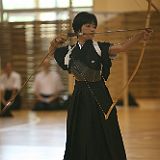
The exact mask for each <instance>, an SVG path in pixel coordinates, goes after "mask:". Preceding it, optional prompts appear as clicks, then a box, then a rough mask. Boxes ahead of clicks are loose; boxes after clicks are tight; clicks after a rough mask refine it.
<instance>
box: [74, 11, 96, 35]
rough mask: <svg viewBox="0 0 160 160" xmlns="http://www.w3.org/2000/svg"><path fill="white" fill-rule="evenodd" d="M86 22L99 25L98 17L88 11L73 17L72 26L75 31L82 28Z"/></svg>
mask: <svg viewBox="0 0 160 160" xmlns="http://www.w3.org/2000/svg"><path fill="white" fill-rule="evenodd" d="M84 24H94V25H96V27H97V18H96V16H95V15H94V14H92V13H88V12H80V13H78V14H77V15H76V16H75V18H74V19H73V23H72V27H73V30H74V32H75V33H77V32H79V31H80V30H81V27H82V25H84Z"/></svg>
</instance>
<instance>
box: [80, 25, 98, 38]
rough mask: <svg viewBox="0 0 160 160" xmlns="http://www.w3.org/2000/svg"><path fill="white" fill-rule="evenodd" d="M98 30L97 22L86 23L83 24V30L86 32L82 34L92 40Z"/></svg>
mask: <svg viewBox="0 0 160 160" xmlns="http://www.w3.org/2000/svg"><path fill="white" fill-rule="evenodd" d="M95 31H96V25H95V24H84V25H82V28H81V32H82V33H83V34H84V35H82V36H83V38H84V40H90V39H91V40H92V39H93V38H94V33H95Z"/></svg>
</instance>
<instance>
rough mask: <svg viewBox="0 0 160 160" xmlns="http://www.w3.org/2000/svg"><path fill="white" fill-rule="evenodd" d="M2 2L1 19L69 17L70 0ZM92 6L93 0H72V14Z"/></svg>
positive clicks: (15, 0) (62, 18)
mask: <svg viewBox="0 0 160 160" xmlns="http://www.w3.org/2000/svg"><path fill="white" fill-rule="evenodd" d="M2 3H3V21H8V22H26V21H36V20H38V21H52V20H66V19H69V18H70V17H69V15H70V14H69V13H70V0H12V1H11V0H2ZM11 3H12V5H11ZM92 6H93V0H81V2H79V0H72V12H73V14H74V13H76V12H79V11H92ZM64 8H65V9H64Z"/></svg>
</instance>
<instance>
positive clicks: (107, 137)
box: [49, 12, 151, 160]
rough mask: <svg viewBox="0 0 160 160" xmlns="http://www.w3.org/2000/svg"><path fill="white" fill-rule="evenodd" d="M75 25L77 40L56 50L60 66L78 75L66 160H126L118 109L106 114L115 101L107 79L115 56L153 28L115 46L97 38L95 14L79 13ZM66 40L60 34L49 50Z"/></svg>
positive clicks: (70, 115) (147, 37)
mask: <svg viewBox="0 0 160 160" xmlns="http://www.w3.org/2000/svg"><path fill="white" fill-rule="evenodd" d="M72 27H73V30H74V32H75V33H76V35H77V43H76V44H75V45H74V46H63V47H62V46H61V47H57V48H56V50H55V52H54V53H53V54H54V58H55V60H56V61H57V63H58V64H59V66H60V67H61V68H62V69H64V70H67V71H68V72H69V73H71V74H73V75H74V77H75V85H74V91H73V94H72V98H71V102H70V107H69V109H68V117H67V140H66V150H65V154H64V160H126V159H127V158H126V154H125V149H124V145H123V141H122V136H121V132H120V128H119V124H118V119H117V110H116V108H115V107H114V108H113V110H112V112H111V114H110V116H109V118H108V119H107V120H106V119H105V117H104V113H107V111H108V110H109V107H110V106H111V105H112V103H113V102H112V98H111V96H110V93H109V91H108V89H107V87H106V85H105V81H107V79H108V76H109V74H110V68H111V64H112V63H111V57H113V56H115V55H116V54H119V53H120V54H121V53H122V52H124V51H127V50H128V49H130V48H131V47H133V46H134V45H135V44H136V43H137V42H139V41H141V40H148V39H149V37H150V35H151V34H150V33H151V30H147V29H146V30H143V31H141V32H139V33H137V34H136V35H135V36H133V37H132V38H131V39H129V40H126V41H125V42H124V43H122V44H116V45H115V44H111V43H110V42H96V41H94V33H96V28H97V18H96V16H95V15H94V14H92V13H88V12H80V13H78V14H77V15H76V16H75V18H74V19H73V23H72ZM65 41H66V37H64V36H58V37H56V38H55V39H54V40H53V41H52V42H51V46H50V48H49V50H50V51H51V50H52V49H53V48H54V47H55V46H56V45H59V44H62V43H64V42H65Z"/></svg>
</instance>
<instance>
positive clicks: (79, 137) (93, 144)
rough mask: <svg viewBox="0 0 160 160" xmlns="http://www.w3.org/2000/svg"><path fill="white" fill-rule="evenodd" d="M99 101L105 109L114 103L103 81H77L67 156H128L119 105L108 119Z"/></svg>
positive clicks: (93, 159)
mask: <svg viewBox="0 0 160 160" xmlns="http://www.w3.org/2000/svg"><path fill="white" fill-rule="evenodd" d="M89 88H90V89H89ZM97 101H98V102H99V103H100V104H101V106H102V107H103V110H105V111H107V110H108V109H109V106H111V104H112V99H111V96H110V94H109V91H108V89H107V87H106V86H105V83H104V82H103V81H98V82H88V86H87V85H86V82H80V81H76V82H75V86H74V91H73V95H72V99H71V104H70V107H69V110H68V118H67V141H66V150H65V155H64V160H126V155H125V150H124V146H123V141H122V137H121V133H120V129H119V124H118V120H117V111H116V108H114V109H113V110H112V112H111V114H110V116H109V119H108V120H105V118H104V115H103V112H102V110H101V109H100V107H99V106H98V105H97Z"/></svg>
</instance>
